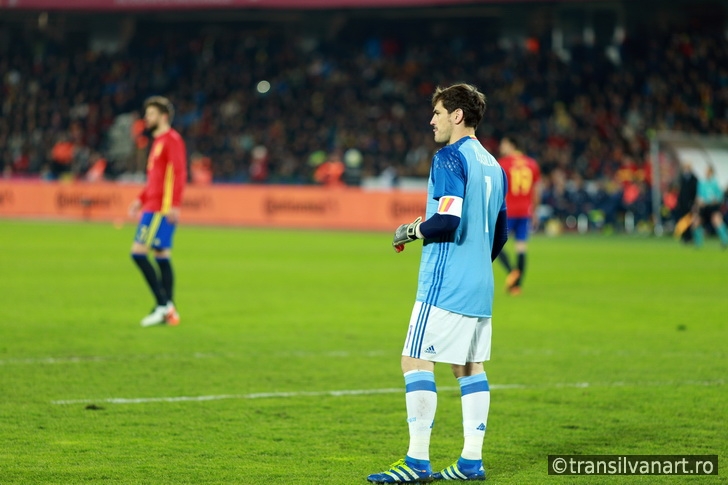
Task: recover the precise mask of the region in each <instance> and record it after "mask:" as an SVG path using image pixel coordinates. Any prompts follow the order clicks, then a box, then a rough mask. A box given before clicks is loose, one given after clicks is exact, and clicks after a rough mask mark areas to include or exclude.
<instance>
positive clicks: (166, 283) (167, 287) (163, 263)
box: [156, 258, 174, 301]
mask: <svg viewBox="0 0 728 485" xmlns="http://www.w3.org/2000/svg"><path fill="white" fill-rule="evenodd" d="M156 259H157V266H159V274H160V276H161V277H162V289H164V293H165V294H166V295H167V298H169V300H170V301H171V300H173V298H172V293H173V289H174V271H172V261H171V260H170V259H169V258H156Z"/></svg>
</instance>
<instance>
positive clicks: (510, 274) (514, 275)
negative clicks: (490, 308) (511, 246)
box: [498, 217, 519, 291]
mask: <svg viewBox="0 0 728 485" xmlns="http://www.w3.org/2000/svg"><path fill="white" fill-rule="evenodd" d="M515 230H516V219H514V218H512V217H509V218H508V234H513V233H514V231H515ZM498 261H500V262H501V264H502V265H503V268H504V269H505V270H506V291H510V289H511V288H512V287H513V285H515V284H516V281H517V280H518V276H519V275H518V272H517V271H516V270H515V269H513V266H512V265H511V258H510V257H509V256H508V252H507V251H506V248H505V247H504V248H503V249H501V252H500V254H498Z"/></svg>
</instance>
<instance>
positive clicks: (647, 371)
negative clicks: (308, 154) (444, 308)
mask: <svg viewBox="0 0 728 485" xmlns="http://www.w3.org/2000/svg"><path fill="white" fill-rule="evenodd" d="M133 231H134V227H133V226H132V225H126V226H124V227H122V228H114V227H113V226H112V225H111V224H91V223H88V224H83V223H42V222H24V221H0V275H1V278H0V376H1V377H0V438H1V439H0V443H1V445H0V483H3V484H76V483H114V484H233V483H235V484H336V485H342V484H344V485H346V484H364V483H366V481H365V478H366V476H367V475H368V474H369V473H373V472H378V471H381V470H384V469H386V468H387V466H388V465H389V464H390V463H392V462H394V461H396V460H397V459H399V458H401V457H402V456H403V455H404V453H405V452H406V450H407V440H408V436H407V425H406V423H405V412H404V395H403V394H404V393H403V379H402V376H401V374H400V370H399V353H400V350H401V346H402V342H403V338H404V334H405V327H406V325H407V321H408V317H409V313H410V310H411V307H412V304H413V301H414V294H415V288H416V280H417V265H418V261H419V255H420V248H419V247H418V246H419V244H418V243H413V244H411V245H409V246H408V247H407V250H406V251H405V252H404V253H402V254H395V253H394V251H393V250H392V248H391V247H390V239H391V235H390V234H388V233H356V232H352V233H347V232H316V231H293V230H262V229H231V228H228V229H224V228H202V227H187V226H184V225H183V226H181V227H180V229H179V231H178V233H177V236H176V239H177V240H176V247H175V253H174V254H175V256H174V258H175V259H174V262H175V269H176V274H177V295H176V298H175V299H176V301H177V305H178V309H179V311H180V314H181V316H182V324H181V325H180V326H179V327H176V328H174V327H152V328H146V329H144V328H141V327H140V326H139V320H140V319H141V317H142V316H144V314H145V313H146V312H148V311H149V309H150V308H151V306H152V299H151V296H150V295H149V293H148V290H147V289H146V287H145V285H144V283H143V281H142V277H141V275H140V274H139V272H138V270H137V269H136V267H135V266H134V265H133V263H132V262H131V259H130V257H129V254H128V253H129V247H130V244H131V239H132V236H133ZM508 249H509V250H510V251H511V252H512V250H513V248H512V246H511V245H509V246H508ZM504 276H505V275H504V272H503V270H502V269H501V268H500V267H499V266H498V267H496V279H497V291H496V301H495V315H494V319H493V322H494V341H493V355H492V360H491V362H489V363H487V365H486V370H487V373H488V378H489V381H490V383H491V386H492V388H493V389H492V404H491V412H490V418H489V423H488V432H487V433H486V439H485V449H484V452H485V454H484V462H485V466H486V469H487V472H488V482H490V483H494V484H519V485H520V484H541V483H544V484H549V483H579V484H609V485H612V484H617V483H630V484H631V483H650V484H652V483H665V484H668V483H669V484H675V483H718V482H720V481H721V479H723V480H725V476H726V472H725V471H723V470H725V467H726V466H728V461H725V460H726V458H727V457H728V429H727V428H726V423H727V422H728V419H727V418H728V411H726V408H727V407H728V406H727V403H728V392H727V387H726V371H727V370H728V350H726V349H727V348H728V323H727V322H728V252H722V251H720V249H719V247H718V245H717V242H715V241H709V242H708V244H707V245H706V247H704V248H703V249H702V250H700V251H697V250H695V249H694V248H691V247H683V246H681V245H680V244H678V243H677V242H675V241H674V240H671V239H669V238H663V239H654V238H640V237H633V238H632V237H616V236H611V237H578V236H564V237H559V238H546V237H542V236H537V237H536V238H534V239H533V240H532V241H531V245H530V252H529V269H528V273H527V275H526V279H525V285H524V292H523V294H522V295H521V296H520V297H509V296H507V295H506V294H505V292H504V291H503V287H502V282H503V279H504ZM436 378H437V384H438V387H439V389H440V392H439V408H438V414H437V418H436V425H435V428H434V430H433V437H432V445H431V458H432V462H433V467H434V468H436V469H440V468H442V467H444V466H447V465H449V464H450V463H451V462H452V461H453V460H454V459H455V458H456V457H457V456H458V454H459V452H460V449H461V446H462V430H461V425H460V419H461V417H460V400H459V392H458V390H457V387H456V384H457V383H456V381H455V380H454V379H453V378H452V377H451V374H450V371H449V368H447V367H446V366H442V365H441V366H439V367H438V368H437V370H436ZM337 391H352V392H349V393H346V392H343V393H338V392H337ZM562 453H563V454H566V453H574V454H718V455H719V457H720V460H721V461H722V463H720V464H721V466H722V467H723V469H722V471H721V474H720V476H717V477H716V476H713V477H685V476H683V477H665V476H662V477H656V476H650V477H634V476H632V477H627V476H621V477H609V476H602V477H594V476H592V477H558V476H549V475H547V455H549V454H562Z"/></svg>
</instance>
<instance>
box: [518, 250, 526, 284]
mask: <svg viewBox="0 0 728 485" xmlns="http://www.w3.org/2000/svg"><path fill="white" fill-rule="evenodd" d="M518 271H520V273H521V275H520V276H519V277H518V283H517V284H518V285H519V286H520V284H521V281H522V280H523V275H524V274H525V273H526V253H518Z"/></svg>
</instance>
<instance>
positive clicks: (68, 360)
mask: <svg viewBox="0 0 728 485" xmlns="http://www.w3.org/2000/svg"><path fill="white" fill-rule="evenodd" d="M0 1H1V0H0ZM246 355H248V356H249V355H250V354H246ZM384 355H386V353H385V352H384V351H383V350H372V351H367V352H350V351H348V350H331V351H326V352H304V351H297V350H296V351H292V352H277V353H275V354H273V355H272V356H273V357H276V356H278V357H284V358H289V359H290V358H308V357H314V358H318V357H331V358H349V357H381V356H384ZM236 357H241V355H239V354H225V353H220V354H216V353H203V352H195V353H193V354H185V355H181V354H136V355H105V356H104V355H87V356H69V357H26V358H10V359H0V366H3V365H35V364H44V365H50V364H80V363H84V362H115V361H130V360H135V361H144V360H169V359H173V360H182V359H215V358H218V359H222V358H236Z"/></svg>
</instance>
